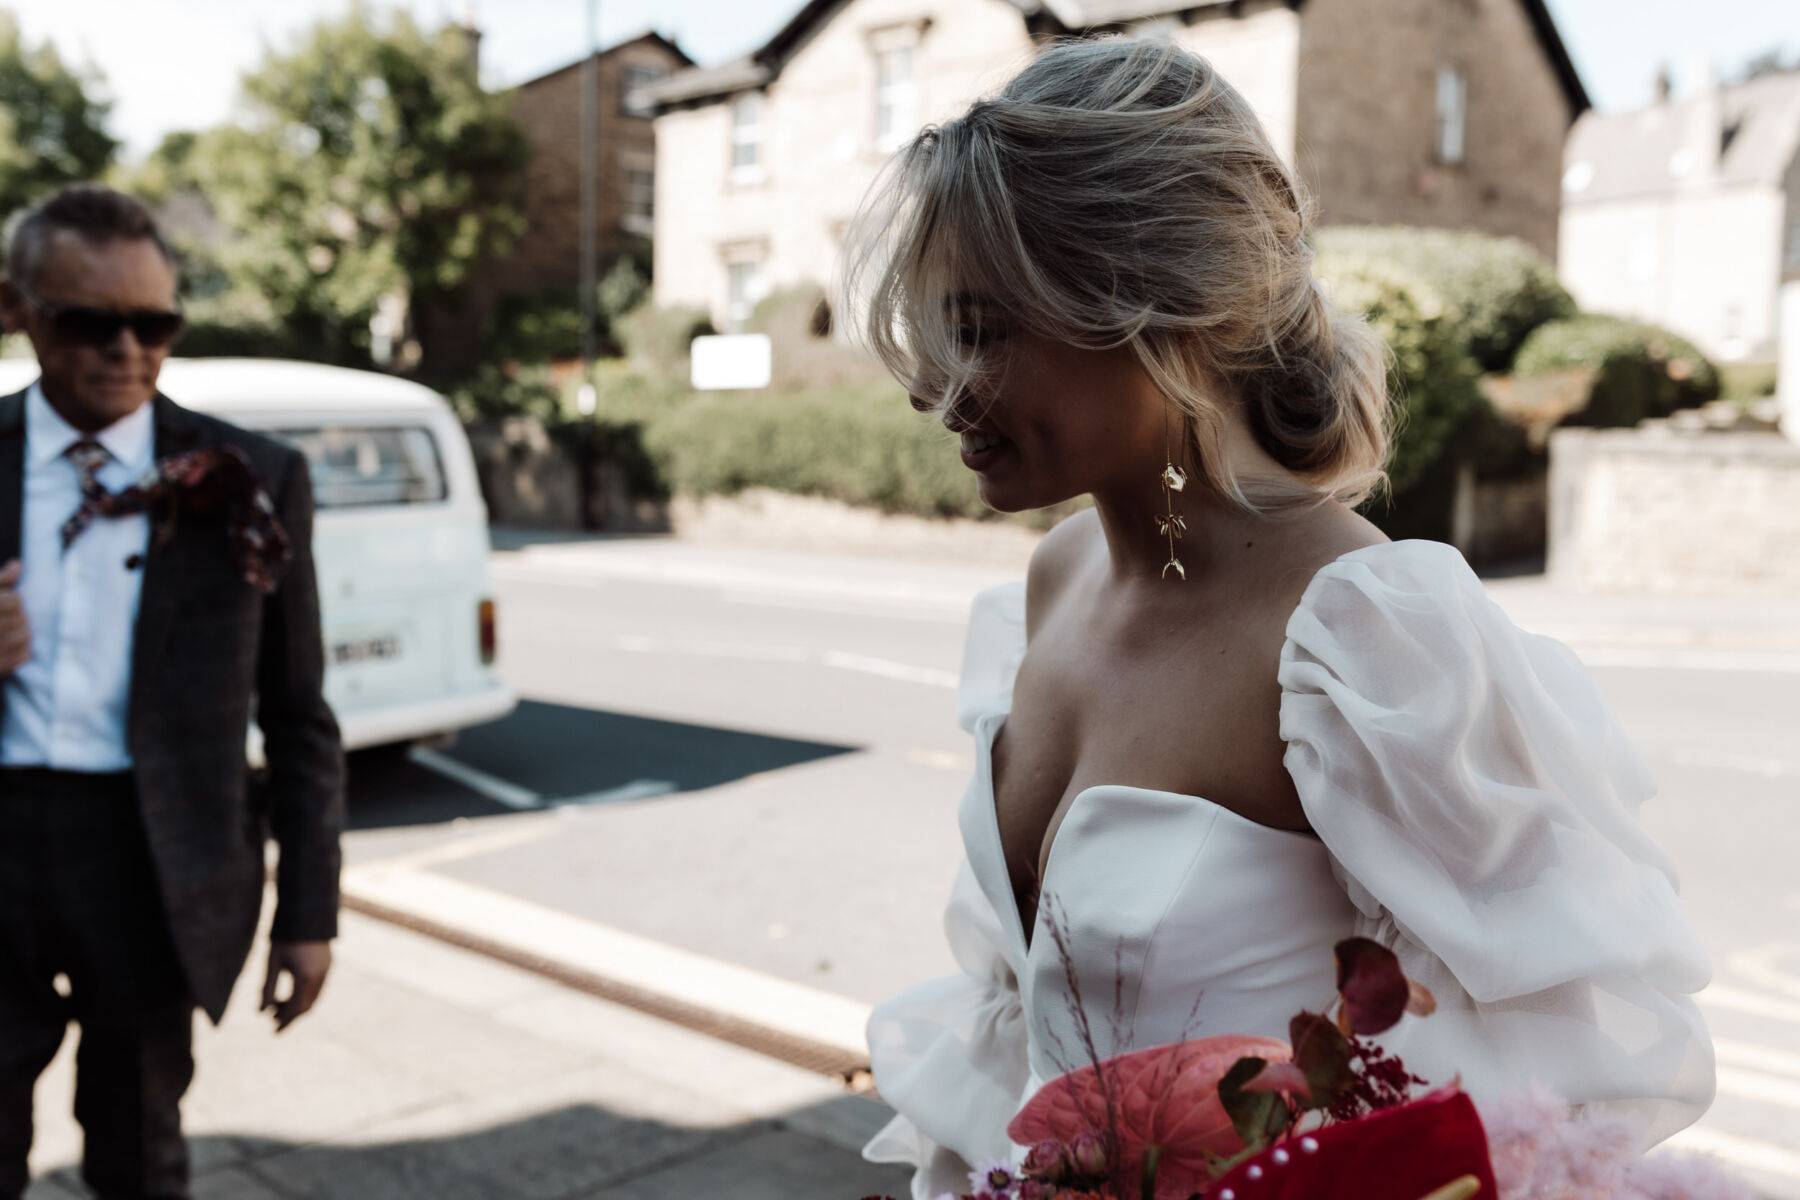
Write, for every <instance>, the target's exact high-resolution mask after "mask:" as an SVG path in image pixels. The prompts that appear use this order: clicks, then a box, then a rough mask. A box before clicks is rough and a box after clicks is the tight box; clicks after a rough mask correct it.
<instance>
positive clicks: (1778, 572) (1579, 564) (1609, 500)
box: [1549, 423, 1800, 594]
mask: <svg viewBox="0 0 1800 1200" xmlns="http://www.w3.org/2000/svg"><path fill="white" fill-rule="evenodd" d="M1549 558H1550V574H1551V576H1552V578H1553V579H1554V580H1555V582H1556V583H1557V584H1558V585H1559V586H1564V587H1569V588H1573V589H1576V590H1580V591H1619V592H1626V591H1630V592H1697V593H1763V594H1769V593H1784V594H1800V445H1796V444H1795V443H1794V442H1792V441H1790V440H1788V439H1787V438H1784V437H1782V436H1781V435H1780V434H1778V433H1775V432H1772V431H1756V432H1714V431H1701V430H1695V431H1686V430H1680V429H1677V428H1672V427H1670V426H1669V425H1667V424H1662V423H1652V424H1647V425H1646V426H1645V427H1643V428H1639V429H1559V430H1557V431H1556V432H1555V433H1554V434H1552V435H1551V438H1550V556H1549Z"/></svg>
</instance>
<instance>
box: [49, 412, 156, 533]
mask: <svg viewBox="0 0 1800 1200" xmlns="http://www.w3.org/2000/svg"><path fill="white" fill-rule="evenodd" d="M63 453H64V454H65V455H67V456H68V459H69V461H70V462H72V463H74V464H75V472H76V474H77V475H79V476H80V477H81V507H80V508H78V509H76V510H75V513H74V515H73V516H71V517H70V518H69V519H68V520H67V521H64V522H63V527H62V544H63V549H64V550H65V551H66V550H67V549H68V548H69V547H70V546H71V545H73V544H74V542H75V539H76V538H78V537H80V536H81V531H82V530H84V529H86V528H87V527H88V526H89V525H90V524H91V523H92V522H93V520H94V518H95V517H128V516H131V515H132V514H133V513H140V512H143V511H144V509H145V507H146V505H147V503H148V500H147V497H146V496H145V494H144V491H143V489H142V488H138V487H128V488H126V489H125V490H124V491H122V492H119V493H117V494H114V493H112V492H109V491H107V490H106V488H105V487H104V486H103V485H102V484H101V482H100V468H102V467H104V466H105V465H106V464H107V463H108V462H110V461H111V460H112V455H111V454H109V453H108V452H107V449H106V447H105V446H102V445H101V444H100V443H99V442H97V441H95V440H94V439H93V438H82V439H81V440H80V441H78V442H75V443H73V444H72V445H70V447H69V448H68V449H67V450H65V451H63Z"/></svg>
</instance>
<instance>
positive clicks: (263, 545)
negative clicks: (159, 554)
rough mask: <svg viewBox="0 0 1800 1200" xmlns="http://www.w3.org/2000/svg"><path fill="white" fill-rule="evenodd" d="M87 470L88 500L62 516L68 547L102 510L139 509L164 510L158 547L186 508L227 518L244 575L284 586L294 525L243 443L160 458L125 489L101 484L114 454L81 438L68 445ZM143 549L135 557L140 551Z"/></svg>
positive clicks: (261, 586) (79, 468) (156, 533)
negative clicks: (278, 511) (278, 508)
mask: <svg viewBox="0 0 1800 1200" xmlns="http://www.w3.org/2000/svg"><path fill="white" fill-rule="evenodd" d="M63 453H64V454H65V455H67V456H68V459H69V461H70V462H72V463H74V464H75V471H76V474H78V475H79V476H80V477H81V507H80V508H78V509H76V510H75V514H74V515H73V516H71V517H70V518H69V519H68V520H67V521H64V522H63V527H62V544H63V549H64V550H65V551H66V550H68V548H69V547H70V546H71V545H72V544H73V543H74V541H75V539H76V538H78V537H80V536H81V531H82V530H84V529H86V528H87V527H88V526H89V525H90V524H92V523H93V520H94V518H95V517H129V516H131V515H132V514H134V513H141V512H151V513H152V515H153V516H155V511H153V510H158V509H160V511H161V512H162V514H163V515H162V516H161V517H159V518H157V523H158V524H159V525H160V528H158V529H152V531H151V548H152V549H154V548H155V547H156V546H158V545H160V544H161V543H162V542H163V541H166V540H167V539H168V538H169V537H170V536H171V535H172V534H173V532H174V525H173V521H174V518H175V516H176V515H178V514H179V513H180V512H189V513H192V514H193V515H194V517H196V518H199V519H206V518H208V517H209V516H210V517H211V519H213V520H218V519H220V518H221V517H222V518H223V521H224V525H225V531H224V532H225V549H226V552H227V553H228V554H230V556H231V559H232V561H233V562H234V563H235V564H236V565H237V569H238V573H239V574H240V575H242V576H243V577H244V582H245V583H248V584H249V585H250V586H252V587H254V588H256V589H257V590H258V591H260V592H263V593H272V592H274V590H275V589H276V588H277V587H278V586H279V585H280V582H281V574H282V571H283V569H284V568H285V567H286V566H287V564H288V559H289V557H290V556H291V554H292V546H291V545H290V543H289V541H288V535H287V530H285V529H283V528H282V527H281V520H280V519H279V518H278V517H277V516H276V515H275V505H274V503H273V502H272V501H271V500H270V499H269V493H268V492H266V491H264V490H263V487H262V484H261V483H260V482H259V481H258V480H257V478H256V469H255V468H254V467H252V466H251V465H250V460H249V459H248V458H246V457H245V456H244V452H243V451H242V450H239V449H238V448H237V447H236V446H208V447H206V448H204V449H200V450H190V451H188V452H187V453H185V454H175V455H171V456H170V457H168V458H164V459H160V460H158V461H157V463H156V465H155V466H153V467H151V468H150V470H149V472H148V473H147V474H145V475H144V476H143V477H142V478H141V479H139V480H138V482H136V483H134V484H132V485H131V486H130V487H128V488H125V489H123V490H121V491H118V492H109V491H107V490H106V488H105V487H103V486H102V485H101V483H100V478H99V476H100V468H102V467H104V466H105V465H106V464H107V462H108V461H109V460H110V459H111V458H112V455H111V454H109V453H107V450H106V447H105V446H102V445H101V444H100V443H99V442H97V441H95V440H94V439H93V438H82V439H81V440H80V441H78V442H76V443H74V444H73V445H71V446H70V447H69V448H68V449H67V450H65V451H63ZM135 557H136V556H134V558H135Z"/></svg>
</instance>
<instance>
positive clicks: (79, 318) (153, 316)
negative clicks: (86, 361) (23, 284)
mask: <svg viewBox="0 0 1800 1200" xmlns="http://www.w3.org/2000/svg"><path fill="white" fill-rule="evenodd" d="M19 294H20V295H22V296H24V297H25V299H26V300H28V301H30V302H31V306H32V307H33V308H35V309H37V310H38V312H40V313H42V314H43V316H44V318H45V319H46V320H48V321H49V322H50V328H52V329H53V330H55V331H56V337H57V340H59V341H64V342H69V343H72V344H74V345H79V346H110V345H112V344H113V342H115V341H117V340H118V337H119V331H120V330H123V329H127V328H129V329H130V330H131V336H132V337H134V338H136V339H137V344H138V345H140V346H143V347H145V348H147V349H151V350H155V349H158V348H160V347H163V346H166V345H168V344H169V343H170V342H172V341H174V340H175V337H176V335H177V334H179V333H180V332H181V330H182V327H183V326H185V325H186V324H187V318H186V317H184V316H183V315H182V314H180V313H178V312H162V311H159V310H157V309H134V310H133V311H131V312H120V311H119V310H118V309H116V308H89V307H88V306H87V305H85V304H69V305H55V304H46V303H44V301H42V300H40V299H38V298H37V297H36V296H34V295H32V294H31V293H30V292H28V291H26V290H25V289H24V288H20V289H19Z"/></svg>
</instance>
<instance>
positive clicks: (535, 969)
mask: <svg viewBox="0 0 1800 1200" xmlns="http://www.w3.org/2000/svg"><path fill="white" fill-rule="evenodd" d="M342 903H343V906H344V907H345V908H347V909H349V910H351V911H352V912H358V913H361V914H362V915H364V916H366V917H373V918H375V919H376V920H378V921H385V922H387V923H388V924H390V925H398V926H400V927H401V928H403V929H410V930H412V931H413V932H414V933H422V934H424V935H425V936H427V937H431V938H436V939H437V940H438V941H440V942H448V943H449V944H450V945H452V946H460V947H461V948H462V949H464V950H472V951H474V952H475V953H476V954H481V955H485V956H486V957H488V958H492V959H496V960H498V961H500V962H503V963H506V964H507V965H509V966H514V967H518V968H519V969H520V970H522V971H530V972H531V973H532V974H534V975H541V976H543V977H544V978H545V979H549V980H553V981H555V982H556V983H560V984H562V985H563V986H564V987H569V988H574V989H575V990H576V991H578V992H583V993H585V994H587V995H589V996H594V997H596V998H598V999H601V1000H610V1001H611V1002H613V1003H614V1004H622V1005H624V1006H625V1007H627V1008H633V1009H636V1010H637V1011H639V1012H641V1013H647V1014H649V1015H650V1016H653V1017H657V1018H659V1019H661V1020H664V1021H668V1022H670V1023H671V1024H674V1025H680V1026H681V1027H682V1028H684V1029H691V1030H693V1031H694V1032H696V1033H704V1034H706V1035H707V1036H709V1037H715V1038H718V1039H719V1040H720V1041H722V1042H730V1043H731V1044H732V1045H734V1046H741V1047H743V1048H744V1049H746V1050H753V1051H755V1052H756V1053H758V1054H762V1055H766V1056H767V1057H769V1058H773V1059H778V1060H780V1061H781V1062H784V1063H787V1064H789V1065H790V1066H795V1067H799V1068H801V1069H802V1070H806V1071H814V1072H817V1073H818V1074H820V1075H828V1076H830V1077H832V1078H833V1079H837V1080H840V1081H841V1082H842V1083H843V1084H844V1086H845V1087H847V1088H850V1089H851V1090H853V1091H857V1092H867V1091H868V1090H869V1056H868V1055H867V1054H855V1053H851V1052H850V1051H848V1050H845V1049H844V1048H843V1047H842V1046H831V1045H826V1044H825V1043H823V1042H815V1041H811V1040H809V1039H807V1038H803V1037H797V1036H795V1035H794V1034H791V1033H786V1032H784V1031H782V1030H777V1029H769V1028H767V1027H765V1026H762V1025H758V1024H756V1023H754V1022H751V1021H745V1020H743V1019H741V1018H739V1017H733V1016H729V1015H727V1014H724V1013H719V1012H714V1011H712V1010H711V1009H706V1008H702V1007H700V1006H699V1005H697V1004H689V1003H688V1002H686V1001H684V1000H674V999H671V998H670V997H668V996H664V995H661V994H660V993H657V992H653V991H651V990H649V989H648V988H642V987H638V986H636V985H634V984H628V983H620V982H618V981H617V980H613V979H608V978H606V977H605V976H604V975H597V974H595V973H594V972H592V971H582V970H577V969H576V968H574V967H570V966H567V965H566V964H563V963H559V962H556V961H554V960H552V959H548V958H544V957H542V956H541V955H537V954H529V953H525V952H523V951H521V950H518V949H515V948H514V947H511V946H508V945H506V944H504V943H502V942H496V941H493V940H491V939H489V938H484V937H478V936H476V935H474V934H470V933H465V932H463V931H462V930H460V929H455V928H452V927H451V926H448V925H441V924H439V923H437V922H436V921H431V920H427V919H425V918H422V917H417V916H414V915H413V914H411V913H406V912H401V911H400V910H399V909H395V908H389V907H388V906H387V905H385V904H373V903H371V902H369V901H367V900H363V899H359V898H357V897H355V896H349V895H346V896H344V897H343V900H342Z"/></svg>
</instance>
